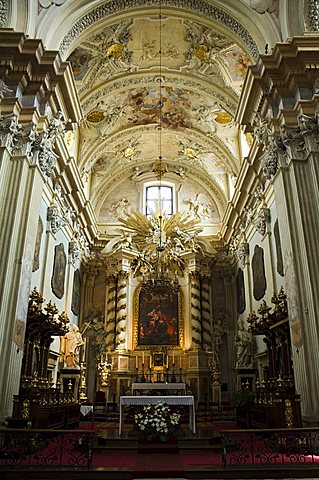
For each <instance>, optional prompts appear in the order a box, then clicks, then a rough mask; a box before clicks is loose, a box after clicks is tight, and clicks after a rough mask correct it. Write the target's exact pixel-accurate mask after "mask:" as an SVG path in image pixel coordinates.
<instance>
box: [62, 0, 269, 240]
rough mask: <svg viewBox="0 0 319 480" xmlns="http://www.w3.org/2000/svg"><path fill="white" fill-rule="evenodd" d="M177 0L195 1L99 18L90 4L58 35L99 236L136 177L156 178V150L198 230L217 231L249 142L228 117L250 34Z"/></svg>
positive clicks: (250, 59) (110, 226)
mask: <svg viewBox="0 0 319 480" xmlns="http://www.w3.org/2000/svg"><path fill="white" fill-rule="evenodd" d="M81 3H83V2H81ZM84 3H85V2H84ZM87 3H89V2H87ZM100 3H101V2H100ZM104 3H105V4H108V5H109V4H110V3H112V2H104ZM129 3H130V2H129ZM142 3H143V2H142ZM179 3H184V4H185V5H186V4H188V3H190V5H191V4H192V5H193V3H194V2H177V3H176V2H175V5H176V7H174V6H173V5H174V2H173V3H172V2H170V0H167V1H163V3H162V4H160V2H158V1H154V2H152V1H150V2H146V5H145V6H144V7H143V8H141V7H140V8H128V9H125V8H123V10H121V8H119V7H117V8H115V10H116V11H114V10H113V14H111V15H106V14H105V11H104V13H103V15H102V14H101V15H100V17H99V13H98V9H97V10H96V11H95V14H94V15H95V17H94V16H93V19H94V21H93V20H88V19H90V17H89V16H88V15H87V16H86V17H85V15H82V19H83V18H86V20H85V21H86V24H89V25H87V27H86V28H82V27H81V24H80V21H79V25H80V27H77V25H76V22H75V26H73V30H72V28H71V26H70V30H69V32H68V33H67V34H64V37H63V41H62V42H61V43H60V53H61V55H62V57H64V58H65V59H66V60H68V61H69V62H70V63H71V66H72V70H73V73H74V77H75V81H76V86H77V90H78V95H79V98H80V102H81V107H82V113H83V120H82V122H81V125H80V129H79V130H78V132H77V134H76V153H75V155H76V156H77V159H78V166H79V169H80V172H81V176H82V180H83V182H84V184H85V188H86V191H87V192H88V195H89V198H90V201H91V204H92V206H93V210H94V212H95V216H96V219H97V226H98V229H99V232H100V233H101V238H102V237H103V236H106V238H107V236H108V235H110V234H111V233H112V231H113V233H114V228H115V227H116V220H115V217H116V213H117V212H116V205H118V203H119V202H120V201H121V199H123V198H129V204H130V205H131V207H132V208H140V206H141V204H140V200H139V199H140V192H139V187H138V185H139V179H141V178H143V179H144V180H145V179H148V180H151V179H154V178H155V176H154V173H153V168H154V163H155V162H156V160H158V158H159V156H160V155H161V156H162V158H163V161H164V162H165V164H166V166H167V170H168V173H167V174H166V176H165V177H164V180H165V178H166V179H167V180H169V181H171V182H174V183H175V185H176V189H177V190H178V191H179V192H180V196H179V199H180V200H179V201H180V205H179V208H180V209H185V210H187V209H189V208H190V204H189V198H190V197H192V198H195V199H196V200H197V201H199V202H200V204H201V206H202V213H203V212H204V210H205V212H206V213H205V214H203V215H202V218H201V220H202V221H203V222H204V224H205V229H204V232H205V233H206V234H207V235H208V236H211V238H215V239H217V238H218V233H219V231H220V228H221V225H222V219H223V215H224V213H225V210H226V208H227V205H228V203H229V201H230V200H231V197H232V194H233V189H234V185H235V183H236V178H237V176H238V173H239V170H240V166H241V163H242V161H243V158H244V155H245V153H247V151H248V148H249V142H250V140H251V139H249V138H246V137H245V136H243V135H242V134H241V133H240V131H239V129H238V127H237V125H236V123H235V121H234V116H235V113H236V108H237V104H238V100H239V96H240V94H241V90H242V86H243V82H244V79H245V75H246V72H247V68H248V67H249V65H251V64H253V63H254V61H255V59H256V58H257V56H258V47H257V45H256V43H255V40H254V39H253V37H252V36H251V35H250V34H249V33H248V31H247V30H246V29H245V27H244V26H243V25H242V24H241V23H240V21H238V20H237V19H236V18H235V16H234V15H231V14H229V13H227V10H226V9H225V11H224V10H223V9H222V8H215V7H214V6H213V4H214V2H207V5H208V4H209V9H210V10H209V9H208V10H207V12H208V14H205V15H204V14H203V13H202V12H200V11H198V12H196V8H199V7H202V4H203V5H204V3H205V2H198V3H196V2H195V3H196V5H195V7H196V8H195V7H194V8H193V7H192V8H186V7H185V8H181V7H180V6H179ZM231 3H232V2H231ZM240 3H245V2H244V1H243V2H240ZM186 6H187V5H186ZM101 8H102V7H101ZM96 12H97V13H96ZM249 12H250V13H255V14H256V12H253V10H252V9H248V8H247V12H246V13H247V14H249ZM256 15H257V14H256ZM271 15H272V17H274V18H275V17H276V12H272V13H271ZM213 16H215V19H213V18H212V17H213ZM259 16H260V15H259ZM260 17H261V16H260ZM268 17H269V18H270V14H269V15H268ZM247 18H248V16H247ZM270 20H271V21H272V19H271V18H270ZM82 24H84V22H83V21H82ZM76 28H77V30H76ZM74 32H75V33H74ZM78 32H80V33H78Z"/></svg>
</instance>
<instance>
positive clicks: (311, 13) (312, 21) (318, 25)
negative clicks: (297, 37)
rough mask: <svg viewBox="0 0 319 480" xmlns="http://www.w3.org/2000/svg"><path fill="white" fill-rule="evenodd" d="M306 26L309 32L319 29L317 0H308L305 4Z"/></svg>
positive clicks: (318, 4)
mask: <svg viewBox="0 0 319 480" xmlns="http://www.w3.org/2000/svg"><path fill="white" fill-rule="evenodd" d="M307 26H308V29H309V30H310V31H311V32H318V31H319V2H318V0H308V5H307Z"/></svg>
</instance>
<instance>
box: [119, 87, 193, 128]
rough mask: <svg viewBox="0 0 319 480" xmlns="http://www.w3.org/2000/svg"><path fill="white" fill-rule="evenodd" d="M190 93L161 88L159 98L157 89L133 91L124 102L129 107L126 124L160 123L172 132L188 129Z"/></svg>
mask: <svg viewBox="0 0 319 480" xmlns="http://www.w3.org/2000/svg"><path fill="white" fill-rule="evenodd" d="M190 93H191V92H189V91H188V90H182V89H176V88H172V87H163V89H162V91H161V98H160V96H159V90H158V88H157V87H156V88H153V87H151V88H146V87H145V88H142V89H139V90H133V91H131V92H130V96H129V97H128V98H127V100H126V103H127V104H128V105H129V107H130V110H129V115H128V123H129V124H130V125H147V124H154V123H157V122H159V121H160V122H161V123H162V125H164V127H166V128H168V129H172V130H182V129H184V128H190V127H191V120H190V117H189V109H190V107H191V104H190V100H189V98H190Z"/></svg>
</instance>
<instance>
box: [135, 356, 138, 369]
mask: <svg viewBox="0 0 319 480" xmlns="http://www.w3.org/2000/svg"><path fill="white" fill-rule="evenodd" d="M135 368H138V356H137V355H136V357H135Z"/></svg>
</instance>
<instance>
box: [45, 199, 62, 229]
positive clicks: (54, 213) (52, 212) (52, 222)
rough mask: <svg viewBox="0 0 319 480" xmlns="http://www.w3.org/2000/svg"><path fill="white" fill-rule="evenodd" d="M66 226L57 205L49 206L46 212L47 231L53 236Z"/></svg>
mask: <svg viewBox="0 0 319 480" xmlns="http://www.w3.org/2000/svg"><path fill="white" fill-rule="evenodd" d="M65 224H66V221H65V220H64V218H63V217H62V215H61V212H60V209H59V207H58V206H57V204H54V205H50V207H48V210H47V225H48V230H49V231H51V232H52V233H53V234H54V235H56V234H57V232H58V231H59V230H61V228H62V227H64V225H65Z"/></svg>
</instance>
